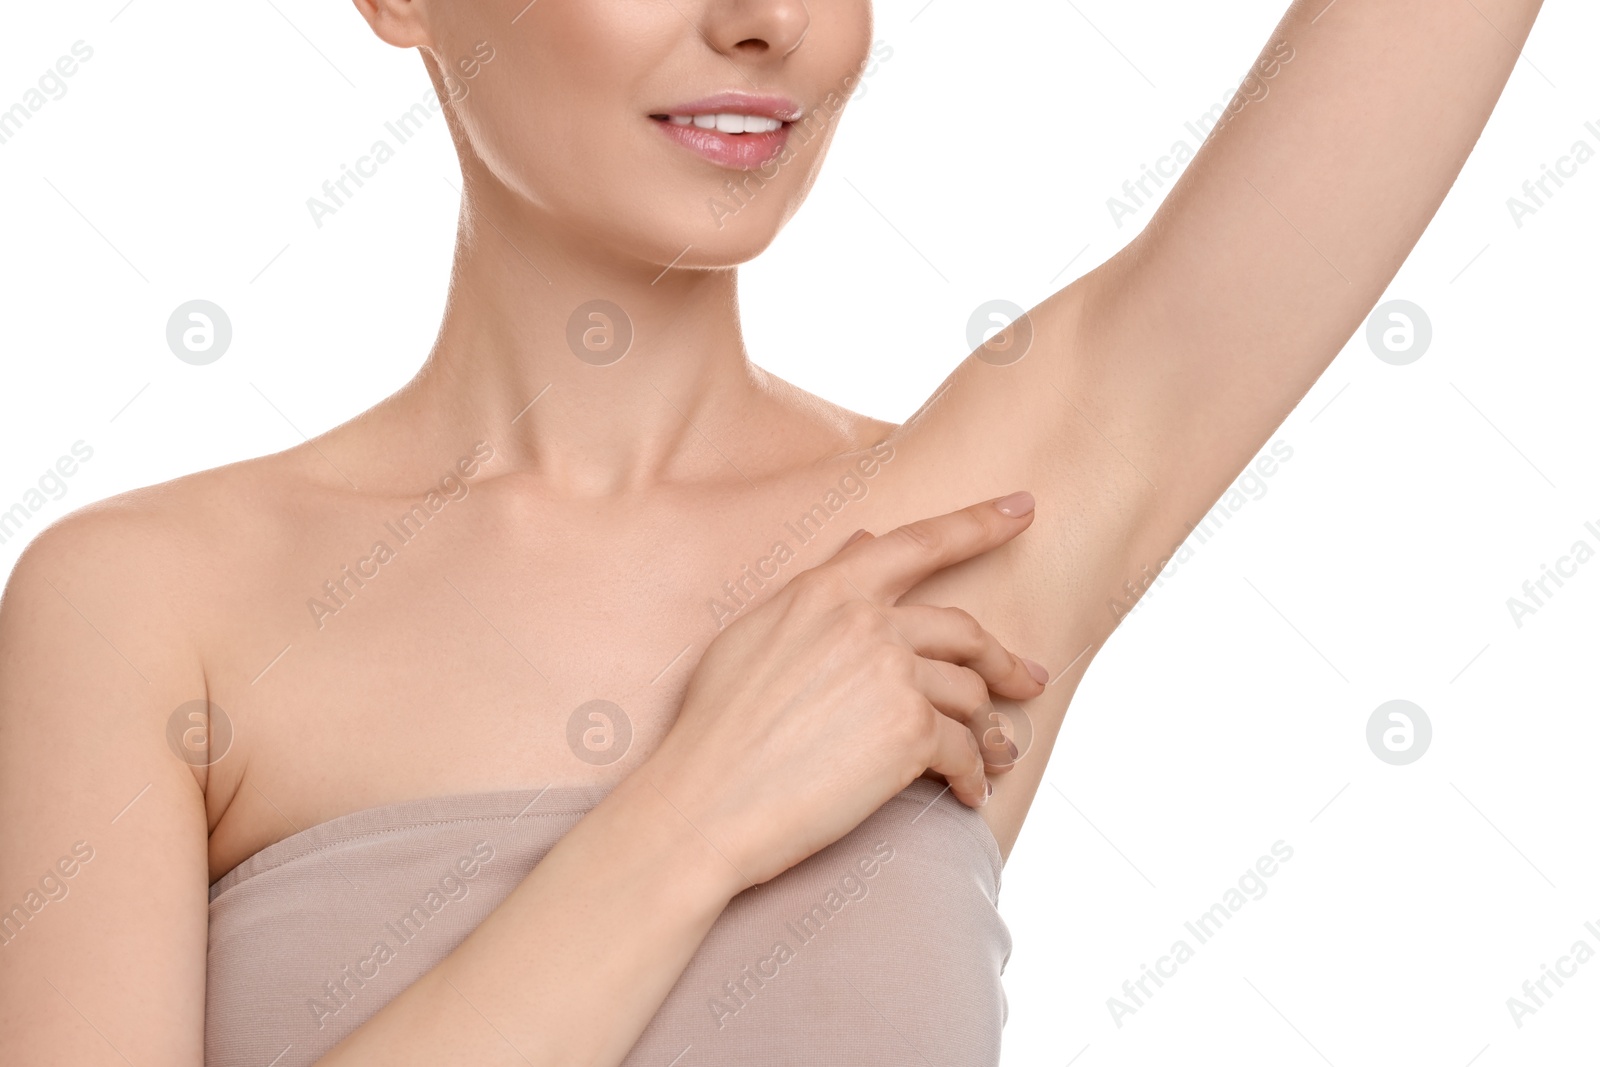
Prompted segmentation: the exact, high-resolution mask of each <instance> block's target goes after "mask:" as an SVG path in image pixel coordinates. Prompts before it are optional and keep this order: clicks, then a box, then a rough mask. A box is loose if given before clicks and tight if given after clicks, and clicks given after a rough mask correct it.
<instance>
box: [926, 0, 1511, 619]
mask: <svg viewBox="0 0 1600 1067" xmlns="http://www.w3.org/2000/svg"><path fill="white" fill-rule="evenodd" d="M1538 8H1539V3H1538V0H1473V2H1472V3H1463V2H1461V0H1395V2H1383V3H1380V2H1373V0H1342V2H1337V3H1333V4H1330V3H1329V0H1307V2H1297V3H1295V4H1293V5H1292V7H1291V8H1290V10H1289V12H1288V13H1287V14H1286V15H1285V17H1284V19H1283V21H1282V22H1281V23H1280V24H1279V26H1278V27H1277V29H1276V30H1275V32H1274V33H1273V35H1272V37H1271V38H1270V39H1269V40H1268V42H1267V44H1266V46H1265V47H1264V48H1263V49H1262V51H1261V53H1260V59H1259V60H1258V61H1257V63H1256V64H1254V65H1253V66H1252V70H1251V74H1250V76H1249V77H1247V79H1246V81H1245V82H1244V84H1243V86H1242V87H1241V90H1240V94H1239V96H1238V97H1237V98H1236V99H1235V100H1234V101H1233V103H1232V104H1231V105H1230V106H1229V108H1228V109H1227V117H1226V118H1225V119H1224V120H1223V121H1222V122H1221V123H1219V125H1218V126H1217V127H1216V128H1215V129H1214V130H1213V131H1212V133H1211V134H1210V136H1209V137H1208V139H1207V141H1206V143H1205V145H1204V146H1203V147H1202V148H1201V150H1200V151H1199V153H1198V154H1197V155H1196V157H1195V158H1194V160H1193V161H1192V162H1191V163H1190V164H1189V166H1188V168H1187V170H1185V171H1184V173H1183V175H1182V176H1181V177H1180V179H1179V180H1178V182H1177V183H1176V184H1175V185H1174V187H1173V188H1172V191H1171V193H1170V194H1169V196H1168V197H1167V199H1166V200H1165V201H1164V202H1163V203H1162V205H1161V207H1160V209H1159V210H1158V211H1157V212H1156V213H1155V214H1154V216H1153V217H1152V219H1151V221H1150V223H1149V225H1148V227H1147V228H1146V229H1145V230H1144V232H1142V233H1141V234H1140V235H1139V236H1138V237H1137V238H1135V239H1134V241H1132V242H1131V243H1130V244H1129V245H1128V246H1127V247H1126V248H1124V249H1123V250H1122V251H1121V252H1120V253H1118V254H1117V255H1116V256H1114V257H1113V258H1112V259H1110V260H1109V261H1107V262H1106V263H1105V264H1103V265H1102V266H1100V267H1099V268H1097V269H1096V270H1094V271H1092V272H1090V273H1089V274H1088V275H1086V276H1084V277H1082V278H1080V279H1078V280H1077V281H1076V282H1074V283H1073V284H1072V285H1070V286H1068V287H1067V288H1066V289H1064V290H1062V291H1061V292H1059V293H1057V294H1055V295H1054V296H1052V297H1050V298H1049V299H1047V300H1045V301H1044V302H1042V303H1041V304H1040V305H1039V306H1037V307H1035V308H1034V309H1032V310H1031V311H1030V312H1029V313H1028V315H1027V321H1026V323H1022V324H1014V325H1013V327H1012V331H1013V334H1015V333H1016V331H1018V330H1026V331H1028V332H1030V333H1031V343H1029V344H1027V346H1026V352H1025V354H1024V355H1022V356H1021V358H1015V361H1014V362H1008V360H1011V359H1012V358H1014V357H1015V356H1016V355H1017V353H1018V352H1021V351H1023V345H1022V343H1021V341H1016V342H1014V345H1013V347H1012V348H1011V349H1010V350H1009V351H1007V352H1000V353H984V350H982V349H980V350H979V353H978V354H975V355H974V356H973V357H969V358H968V359H967V360H966V361H965V362H964V363H963V364H962V365H961V366H960V367H959V368H958V369H957V370H956V371H955V372H954V373H953V374H952V375H951V377H950V379H948V380H947V382H946V383H945V386H944V388H942V389H941V390H940V392H939V393H937V394H935V398H934V399H933V400H931V401H930V402H929V404H927V405H925V406H924V408H923V409H922V410H921V411H919V412H918V413H917V415H915V416H913V418H912V419H911V420H910V421H908V423H907V424H906V426H905V427H904V428H903V430H902V431H901V434H900V439H901V440H903V441H904V442H905V443H906V444H907V445H908V446H911V447H908V449H907V451H908V452H913V451H919V452H920V454H921V455H922V456H924V457H929V458H930V469H927V470H925V471H923V477H925V478H927V479H930V480H933V479H937V480H939V481H940V482H941V484H947V485H948V484H954V483H956V482H957V481H958V480H959V481H963V482H965V483H967V484H963V485H962V486H961V488H962V491H963V496H964V497H965V498H968V499H981V498H982V494H985V493H988V492H991V491H993V492H999V491H1004V490H1005V489H1009V488H1030V489H1033V490H1034V492H1035V494H1036V495H1037V496H1038V497H1039V500H1040V512H1039V518H1038V520H1037V521H1036V523H1035V526H1034V528H1033V529H1032V530H1030V531H1029V534H1028V535H1026V537H1027V538H1032V539H1035V540H1037V539H1040V538H1053V539H1056V540H1058V541H1060V542H1061V543H1062V544H1063V545H1064V546H1065V549H1064V551H1065V554H1066V562H1065V569H1064V570H1063V571H1062V575H1063V577H1062V578H1061V580H1060V581H1058V582H1057V584H1058V585H1060V586H1061V588H1060V589H1059V590H1058V591H1060V592H1063V593H1068V594H1071V595H1069V596H1068V597H1065V598H1062V602H1070V603H1071V604H1072V605H1073V606H1072V607H1070V608H1068V609H1066V610H1067V611H1069V613H1070V612H1076V613H1079V614H1081V615H1083V617H1082V618H1080V617H1078V616H1077V615H1074V618H1073V620H1072V622H1073V625H1074V626H1075V631H1074V640H1075V641H1076V642H1077V645H1075V646H1074V647H1077V646H1078V645H1081V644H1082V643H1083V642H1084V641H1086V640H1093V639H1094V638H1095V635H1096V634H1103V633H1105V632H1108V631H1109V630H1110V629H1111V628H1112V627H1113V626H1114V625H1115V623H1116V621H1117V614H1116V612H1115V611H1111V610H1107V604H1108V602H1125V600H1126V597H1125V596H1124V594H1125V592H1126V591H1127V589H1128V587H1127V586H1126V585H1125V584H1124V583H1126V582H1129V581H1132V582H1133V583H1135V586H1136V587H1137V586H1138V585H1139V584H1140V583H1142V580H1143V575H1144V574H1145V573H1146V568H1148V569H1149V571H1150V572H1159V570H1160V569H1161V567H1162V566H1164V565H1165V563H1166V559H1167V558H1168V557H1170V555H1171V553H1172V551H1173V550H1174V549H1175V548H1176V546H1177V545H1178V544H1179V543H1180V542H1181V541H1182V540H1183V538H1184V537H1185V536H1186V535H1187V533H1188V532H1189V530H1190V529H1191V528H1192V526H1191V525H1190V524H1191V523H1193V522H1195V521H1198V520H1199V519H1200V517H1201V516H1202V515H1203V513H1204V512H1205V511H1206V510H1207V509H1208V508H1209V507H1210V506H1211V505H1212V503H1213V502H1214V501H1215V500H1216V499H1217V498H1218V497H1219V496H1220V495H1221V494H1222V493H1223V491H1224V490H1225V489H1226V488H1227V486H1228V484H1229V483H1230V482H1231V481H1232V480H1233V479H1234V477H1235V476H1237V475H1238V473H1239V472H1240V470H1241V469H1242V468H1243V467H1244V466H1245V464H1246V463H1248V462H1249V460H1250V458H1251V456H1253V455H1254V454H1255V453H1256V452H1257V451H1258V450H1259V449H1260V448H1261V447H1262V445H1263V444H1265V443H1266V441H1267V439H1268V437H1269V435H1270V434H1271V432H1272V431H1273V429H1275V428H1276V427H1277V426H1278V425H1279V424H1280V423H1281V422H1282V421H1283V419H1284V418H1285V417H1286V416H1287V415H1288V414H1289V412H1290V411H1291V410H1292V409H1293V407H1294V405H1295V404H1296V403H1298V402H1299V400H1300V399H1301V397H1303V396H1304V394H1305V393H1306V391H1307V390H1308V389H1309V388H1310V386H1311V385H1312V384H1313V383H1314V382H1315V380H1316V379H1317V377H1318V376H1319V375H1320V374H1321V373H1322V371H1323V370H1324V369H1325V368H1326V366H1327V365H1328V363H1329V362H1330V361H1331V360H1332V359H1333V357H1334V356H1335V355H1336V354H1337V353H1338V352H1339V350H1340V349H1341V348H1342V347H1343V346H1344V344H1345V342H1346V341H1347V340H1348V339H1349V338H1350V336H1351V334H1352V333H1353V332H1354V331H1355V330H1356V328H1357V327H1358V326H1359V325H1360V323H1361V321H1362V320H1363V319H1364V318H1365V316H1366V315H1367V313H1368V312H1369V311H1370V309H1371V308H1372V306H1373V304H1374V303H1376V301H1377V299H1378V298H1379V296H1380V295H1381V294H1382V292H1383V290H1384V288H1385V287H1386V286H1387V285H1388V283H1389V281H1390V280H1391V279H1392V278H1393V276H1394V274H1395V272H1396V271H1397V270H1398V269H1399V267H1400V265H1401V263H1402V262H1403V261H1404V259H1405V257H1406V256H1407V255H1408V254H1409V252H1410V250H1411V248H1412V246H1413V245H1414V244H1415V243H1416V241H1417V239H1418V237H1419V236H1420V235H1421V233H1422V231H1423V229H1424V227H1425V226H1426V225H1427V223H1428V221H1429V220H1430V219H1431V218H1432V217H1433V214H1434V212H1435V211H1436V210H1437V208H1438V206H1439V204H1440V203H1441V202H1442V200H1443V198H1444V196H1445V193H1446V192H1447V191H1448V190H1449V188H1450V185H1451V183H1452V182H1453V181H1454V179H1455V176H1456V174H1457V172H1458V171H1459V170H1460V167H1461V165H1462V164H1463V162H1464V161H1465V159H1466V157H1467V155H1468V153H1469V152H1470V150H1471V148H1472V146H1473V144H1474V143H1475V142H1476V140H1477V138H1478V135H1479V133H1480V132H1481V130H1482V128H1483V125H1484V123H1485V122H1486V121H1487V119H1488V116H1489V113H1490V111H1491V110H1492V108H1493V106H1494V103H1495V101H1496V100H1497V99H1498V97H1499V94H1500V91H1501V89H1502V88H1503V86H1504V84H1505V81H1506V79H1507V77H1508V76H1509V74H1510V71H1511V69H1512V66H1513V64H1514V63H1515V62H1516V58H1517V48H1519V47H1520V46H1521V42H1522V41H1523V39H1524V38H1525V37H1526V35H1527V33H1528V30H1529V29H1530V27H1531V25H1532V22H1533V19H1534V16H1535V14H1536V13H1537V11H1538ZM1491 24H1492V25H1491ZM918 442H921V443H920V444H918ZM931 457H937V459H932V458H931ZM914 462H915V461H914ZM940 464H943V465H945V466H946V467H950V466H955V465H960V466H962V467H963V468H965V469H966V470H967V471H968V472H969V474H968V476H967V477H965V478H964V479H956V478H952V477H951V476H950V475H948V474H947V473H945V470H943V469H940ZM964 502H966V501H964ZM1057 610H1058V611H1059V610H1062V609H1057Z"/></svg>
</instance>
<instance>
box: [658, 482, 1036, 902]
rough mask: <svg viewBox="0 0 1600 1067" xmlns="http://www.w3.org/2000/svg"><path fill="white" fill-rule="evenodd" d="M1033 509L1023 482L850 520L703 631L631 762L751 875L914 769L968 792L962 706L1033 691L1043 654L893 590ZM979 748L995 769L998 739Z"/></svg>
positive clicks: (1023, 519)
mask: <svg viewBox="0 0 1600 1067" xmlns="http://www.w3.org/2000/svg"><path fill="white" fill-rule="evenodd" d="M1032 520H1033V498H1032V497H1031V496H1030V495H1028V494H1027V493H1017V494H1013V495H1012V496H1009V497H1004V498H1001V499H999V500H994V501H986V502H984V503H981V504H976V505H973V506H972V507H969V508H964V509H962V510H960V511H956V512H951V513H950V514H948V515H942V516H939V517H937V518H931V519H923V520H921V521H918V522H914V523H911V524H909V525H906V526H902V527H900V528H899V529H897V530H894V531H892V532H890V533H888V534H886V535H884V536H883V537H876V538H875V537H872V536H871V535H870V534H864V533H863V534H858V535H857V536H856V538H854V539H852V540H851V541H850V542H847V543H846V544H845V546H844V547H843V548H841V549H840V550H839V551H838V552H837V553H836V554H835V555H834V557H833V558H832V559H831V560H829V561H828V562H826V563H823V564H820V565H819V566H817V567H815V568H813V569H811V570H808V571H805V572H803V573H801V574H799V575H796V576H795V578H794V579H793V580H792V581H791V582H789V584H788V585H787V586H785V587H784V588H783V589H782V590H781V591H779V592H778V593H777V594H776V595H775V596H774V597H773V598H772V599H771V600H769V601H767V602H766V603H764V604H762V605H761V606H760V607H758V608H757V609H755V610H754V611H753V612H751V613H750V614H749V615H747V616H745V617H744V618H742V619H740V620H739V621H737V622H735V623H733V624H732V625H731V626H729V627H728V629H727V630H725V631H723V632H722V633H721V634H719V635H718V636H717V638H716V639H715V640H714V641H713V642H712V643H711V646H710V647H709V648H708V649H707V651H706V653H705V656H704V657H703V658H702V659H701V661H700V664H699V667H698V668H697V669H696V671H695V674H694V677H693V678H692V679H691V681H690V683H689V688H688V691H687V693H686V694H685V697H684V703H683V708H682V710H681V711H680V713H679V716H678V719H677V721H676V723H675V724H674V725H673V728H672V730H671V732H670V733H669V734H668V735H667V737H666V738H665V739H664V740H663V742H662V744H661V746H660V747H659V748H658V749H657V751H656V752H655V753H653V754H652V755H651V757H650V759H649V760H647V761H646V762H645V764H644V765H643V766H642V767H641V768H640V769H639V771H637V772H636V774H637V775H638V776H640V777H642V778H643V779H644V780H645V781H648V782H649V783H650V784H651V785H653V786H654V787H655V788H656V789H657V790H658V791H659V792H660V793H661V795H662V796H664V797H665V798H667V800H668V801H670V802H671V803H672V805H673V807H674V808H676V809H677V810H678V812H679V813H680V814H682V815H683V817H684V818H686V819H688V820H689V821H690V822H691V823H693V824H694V826H695V828H696V829H697V830H699V831H700V833H701V834H703V835H705V837H706V839H707V840H708V841H710V842H711V843H712V845H713V846H715V848H716V849H717V851H718V852H720V853H721V854H722V855H723V857H724V858H726V859H727V860H728V862H729V863H730V864H731V865H732V867H733V868H734V869H735V870H736V871H737V874H738V877H739V878H740V879H741V880H742V881H743V882H745V883H749V884H759V883H761V882H764V881H767V880H768V879H770V878H773V877H775V876H776V875H778V874H781V873H782V872H783V871H785V870H787V869H788V868H789V867H792V866H793V865H794V864H796V863H799V862H800V861H801V860H803V859H805V858H806V857H807V856H810V855H811V854H812V853H814V852H817V851H818V850H820V849H822V848H824V847H825V846H827V845H829V844H831V843H833V842H834V841H837V840H838V839H839V838H841V837H843V836H844V835H845V834H846V833H848V832H850V831H851V830H852V829H854V828H855V827H856V826H857V825H858V824H859V823H861V822H862V820H864V819H865V818H866V817H867V816H868V815H870V814H871V813H872V812H874V811H876V810H877V809H878V808H879V807H880V806H882V805H883V803H884V802H885V801H887V800H888V799H889V798H890V797H891V796H893V795H894V794H895V793H897V792H899V791H900V790H902V789H904V788H905V787H906V786H907V785H908V784H909V783H910V782H911V781H912V780H913V779H915V778H916V777H917V776H919V775H920V774H922V772H923V771H924V770H933V771H936V772H938V773H939V774H942V775H943V776H944V777H945V778H946V779H947V780H948V781H949V782H950V788H951V789H952V791H954V792H955V794H956V796H958V797H959V798H960V799H961V800H962V801H964V802H965V803H967V804H969V805H972V806H973V807H977V806H979V805H981V804H983V803H984V801H985V800H986V799H987V797H988V793H989V786H988V781H987V779H986V778H985V777H984V771H985V761H984V759H983V753H982V752H981V750H980V747H979V743H978V741H977V738H976V737H975V736H974V733H973V730H972V723H973V719H974V716H975V715H977V714H978V713H979V712H981V710H982V709H983V708H985V707H987V706H988V704H989V692H990V691H991V690H992V691H993V692H995V693H997V694H999V695H1001V696H1004V697H1008V698H1010V699H1012V700H1029V699H1032V698H1033V697H1036V696H1038V695H1039V694H1040V693H1041V692H1043V691H1044V684H1045V681H1046V676H1045V672H1044V669H1043V668H1042V667H1040V666H1039V665H1038V664H1035V663H1031V662H1030V661H1027V660H1024V659H1022V658H1020V657H1018V656H1017V655H1015V654H1013V653H1012V652H1010V651H1008V650H1007V649H1005V648H1004V647H1003V646H1001V644H1000V643H999V642H998V641H997V640H996V639H995V638H994V637H993V636H992V635H991V634H989V633H988V632H987V631H986V630H984V629H983V628H982V627H981V626H980V625H978V623H977V622H976V620H974V619H973V618H972V616H971V615H968V614H967V613H966V612H965V611H962V610H961V609H959V608H937V607H929V606H925V605H906V606H904V607H901V606H897V604H896V602H897V601H898V600H899V598H900V597H902V596H903V595H905V593H906V592H907V591H908V590H910V589H911V588H912V587H913V586H915V585H916V584H917V583H919V582H921V581H922V580H923V579H924V578H926V577H927V576H928V575H930V574H932V573H934V572H935V571H938V570H941V569H943V568H945V567H948V566H951V565H952V564H955V563H959V562H960V561H962V560H965V559H970V558H971V557H973V556H977V555H980V554H982V553H984V552H987V551H989V550H990V549H993V548H996V547H998V546H1000V545H1002V544H1004V543H1006V542H1007V541H1010V540H1011V539H1012V538H1013V537H1015V536H1017V535H1018V534H1019V533H1021V532H1022V531H1023V530H1025V529H1027V528H1028V526H1029V524H1030V523H1031V522H1032ZM992 755H993V757H994V764H995V765H996V766H995V769H996V771H997V772H998V771H1000V770H1002V769H1007V767H1008V764H1009V762H1010V760H1009V757H1008V754H1007V753H1004V752H1000V753H995V754H992Z"/></svg>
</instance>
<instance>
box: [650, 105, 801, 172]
mask: <svg viewBox="0 0 1600 1067" xmlns="http://www.w3.org/2000/svg"><path fill="white" fill-rule="evenodd" d="M653 121H654V122H655V124H656V125H657V126H659V127H660V128H661V132H662V133H664V134H666V135H667V136H668V137H670V138H671V139H672V140H674V141H676V142H678V143H679V144H681V145H682V146H683V147H685V148H687V149H689V151H691V152H696V153H698V154H699V155H700V156H702V157H703V158H705V159H708V160H710V161H711V162H712V163H715V164H716V165H717V166H719V167H728V168H731V169H733V170H754V169H755V168H757V167H761V166H765V165H766V164H768V163H770V162H772V161H773V160H774V159H776V158H777V157H778V155H779V154H780V153H782V152H783V148H784V145H786V144H788V143H789V123H787V122H783V123H782V124H781V125H779V126H778V128H777V129H775V130H768V131H766V132H762V133H724V132H722V131H721V130H718V129H709V130H708V129H702V128H701V127H699V126H695V125H692V124H691V125H687V126H683V125H678V124H676V123H674V122H673V121H672V120H671V119H669V118H655V119H654V120H653Z"/></svg>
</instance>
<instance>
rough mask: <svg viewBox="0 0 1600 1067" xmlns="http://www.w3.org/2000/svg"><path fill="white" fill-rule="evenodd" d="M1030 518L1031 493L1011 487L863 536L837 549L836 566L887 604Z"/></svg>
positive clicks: (990, 546)
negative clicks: (1009, 490)
mask: <svg viewBox="0 0 1600 1067" xmlns="http://www.w3.org/2000/svg"><path fill="white" fill-rule="evenodd" d="M1032 522H1033V495H1032V494H1031V493H1012V494H1010V495H1009V496H1004V497H998V498H996V499H994V500H986V501H984V502H983V503H981V504H973V505H972V506H971V507H965V508H962V509H961V510H959V511H952V512H950V513H949V514H946V515H938V516H935V517H933V518H928V519H918V520H917V521H916V522H911V523H907V524H906V525H904V526H901V527H898V528H897V529H894V530H891V531H889V532H888V533H886V534H884V535H883V536H882V537H863V538H861V539H860V540H858V541H857V542H855V543H854V544H852V545H850V546H849V547H848V548H844V549H841V550H840V551H839V553H838V555H837V556H836V558H835V559H834V560H832V561H830V565H833V566H838V567H840V568H841V569H842V570H843V571H844V572H845V574H846V576H847V577H848V578H849V579H850V581H851V584H852V585H854V586H855V587H856V588H857V589H859V590H861V592H862V594H863V595H865V596H868V597H872V598H873V599H876V600H879V601H881V602H884V603H889V604H892V603H894V602H895V601H896V600H898V599H899V598H900V597H901V596H903V595H905V593H906V591H907V590H909V589H910V588H911V587H912V586H914V585H916V584H917V583H918V582H920V581H922V580H923V579H924V578H926V577H927V576H928V575H930V574H933V573H934V572H935V571H939V570H943V569H944V568H945V567H949V566H951V565H952V564H956V563H960V562H961V561H962V560H966V559H971V558H972V557H973V556H977V555H981V554H982V553H984V552H988V551H989V550H991V549H994V548H998V547H999V546H1001V545H1003V544H1005V543H1006V542H1007V541H1009V540H1011V539H1012V538H1013V537H1015V536H1017V534H1019V533H1021V532H1022V531H1023V530H1026V529H1027V528H1028V526H1029V524H1030V523H1032Z"/></svg>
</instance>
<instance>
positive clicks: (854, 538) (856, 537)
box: [844, 530, 867, 548]
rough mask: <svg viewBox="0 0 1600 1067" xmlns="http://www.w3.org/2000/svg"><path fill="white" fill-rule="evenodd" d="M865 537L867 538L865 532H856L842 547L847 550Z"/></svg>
mask: <svg viewBox="0 0 1600 1067" xmlns="http://www.w3.org/2000/svg"><path fill="white" fill-rule="evenodd" d="M865 536H867V531H866V530H857V531H856V532H855V533H853V534H851V535H850V540H848V541H846V542H845V543H844V547H845V548H849V547H850V546H851V545H853V544H855V543H856V542H857V541H859V540H861V539H862V538H863V537H865Z"/></svg>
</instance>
